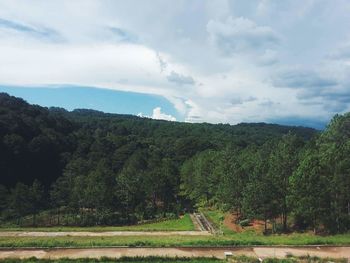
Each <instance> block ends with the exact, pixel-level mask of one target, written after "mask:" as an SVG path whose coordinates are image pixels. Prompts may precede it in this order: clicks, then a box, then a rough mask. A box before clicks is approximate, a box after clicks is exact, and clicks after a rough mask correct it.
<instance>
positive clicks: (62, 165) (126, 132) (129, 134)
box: [0, 93, 316, 186]
mask: <svg viewBox="0 0 350 263" xmlns="http://www.w3.org/2000/svg"><path fill="white" fill-rule="evenodd" d="M288 132H292V133H294V134H297V135H298V136H301V137H303V138H305V139H309V138H311V137H312V136H313V135H314V134H315V132H316V131H315V130H314V129H311V128H305V127H289V126H281V125H276V124H265V123H251V124H248V123H242V124H238V125H228V124H217V125H214V124H207V123H201V124H190V123H180V122H169V121H161V120H153V119H147V118H139V117H136V116H131V115H119V114H107V113H103V112H98V111H93V110H84V109H78V110H74V111H72V112H68V111H66V110H64V109H61V108H50V109H48V108H44V107H40V106H37V105H30V104H28V103H27V102H25V101H24V100H22V99H20V98H15V97H12V96H9V95H7V94H5V93H1V94H0V174H1V182H0V184H4V185H6V186H14V185H15V184H16V183H17V182H23V183H26V184H31V183H32V182H33V180H34V179H38V180H39V181H41V182H42V183H44V184H45V185H46V186H49V185H50V184H52V183H53V182H54V181H55V180H56V179H57V178H58V177H59V176H61V175H62V174H63V171H64V169H65V170H67V169H68V168H67V167H72V166H80V167H79V169H83V167H85V170H84V172H87V171H89V170H90V169H92V167H96V165H97V164H98V163H99V162H101V160H104V161H105V162H107V163H108V165H109V167H110V168H111V169H112V171H113V173H116V174H117V173H119V172H120V171H121V170H122V169H123V167H125V166H126V165H127V164H128V163H130V162H132V160H133V159H135V158H138V156H142V157H143V159H144V162H145V164H144V165H146V166H147V169H153V168H151V166H152V165H153V166H155V167H158V166H159V165H160V166H161V163H163V162H162V160H164V159H166V160H168V161H169V162H171V164H172V165H173V166H174V169H176V171H177V172H178V169H179V168H180V166H181V164H182V163H183V162H184V161H186V160H187V159H189V158H191V157H192V156H194V155H195V154H196V153H199V152H202V151H204V150H206V149H214V150H221V149H224V148H225V147H227V146H237V147H246V146H247V145H250V144H258V145H261V144H263V143H264V142H266V141H268V140H270V139H274V138H279V137H281V136H282V135H283V134H287V133H288ZM78 162H80V165H78V164H77V163H78ZM82 163H84V165H83V164H82ZM139 165H141V164H138V166H139ZM174 176H175V175H174ZM176 176H177V175H176Z"/></svg>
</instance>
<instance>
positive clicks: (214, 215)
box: [202, 210, 234, 235]
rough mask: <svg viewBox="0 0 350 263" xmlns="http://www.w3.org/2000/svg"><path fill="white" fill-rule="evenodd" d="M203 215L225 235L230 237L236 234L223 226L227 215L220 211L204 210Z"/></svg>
mask: <svg viewBox="0 0 350 263" xmlns="http://www.w3.org/2000/svg"><path fill="white" fill-rule="evenodd" d="M202 213H203V214H204V215H205V216H206V217H207V219H208V220H209V221H210V222H211V223H212V224H214V226H215V227H216V228H217V229H221V231H222V232H223V233H224V235H230V234H233V233H234V232H233V231H232V230H231V229H229V228H228V227H226V226H225V225H224V224H223V218H224V217H225V214H224V213H223V212H221V211H219V210H203V211H202Z"/></svg>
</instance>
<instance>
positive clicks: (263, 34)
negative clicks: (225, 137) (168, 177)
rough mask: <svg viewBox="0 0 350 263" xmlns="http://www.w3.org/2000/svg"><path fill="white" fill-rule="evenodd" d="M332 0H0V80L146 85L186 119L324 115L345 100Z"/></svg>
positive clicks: (349, 23) (341, 25) (341, 31)
mask: <svg viewBox="0 0 350 263" xmlns="http://www.w3.org/2000/svg"><path fill="white" fill-rule="evenodd" d="M337 1H338V2H337V4H336V5H335V4H332V2H331V1H329V2H324V1H321V3H318V2H317V1H312V0H310V1H307V2H305V3H304V2H296V1H293V0H286V1H269V0H263V1H260V2H259V3H260V4H254V3H248V1H226V0H218V1H215V3H213V2H212V1H211V0H207V1H205V0H204V1H186V0H179V1H176V3H173V2H171V4H170V2H169V1H164V0H155V1H152V3H148V2H147V3H146V2H140V1H133V0H130V1H127V2H126V1H94V0H77V1H68V0H67V1H65V0H60V1H58V0H57V1H56V0H53V1H42V2H35V4H34V2H32V1H30V0H29V1H10V0H4V1H0V19H2V20H0V61H1V63H0V84H12V85H43V86H45V85H52V84H73V85H85V86H86V85H87V86H95V87H100V88H108V89H116V90H124V91H134V92H144V93H148V94H157V95H161V96H164V97H165V98H167V99H168V100H169V101H170V102H171V103H172V104H173V105H174V107H175V108H176V110H177V111H178V112H179V114H180V115H181V116H182V119H184V120H186V121H191V122H197V121H206V122H214V123H218V122H229V123H237V122H241V121H265V120H269V119H279V118H284V117H286V116H289V115H292V116H305V117H308V118H309V119H312V118H314V119H319V118H325V119H327V118H329V117H330V116H331V115H332V114H333V113H334V112H333V111H332V110H329V109H327V107H326V106H327V105H331V106H332V108H333V109H335V108H338V109H340V107H336V106H337V105H340V106H341V108H342V109H349V103H347V101H344V99H341V98H342V97H343V98H348V97H347V96H346V94H348V93H349V90H348V87H349V85H348V84H349V83H350V80H349V76H350V74H349V71H350V69H349V59H348V54H349V53H348V48H347V45H343V46H342V44H341V43H344V40H346V39H347V37H348V28H350V16H349V15H348V14H349V12H350V4H349V3H348V1H347V0H337ZM330 7H332V8H330ZM82 10H83V11H82ZM150 17H157V19H156V20H155V19H149V18H150ZM1 21H2V23H1ZM335 25H336V26H335ZM111 29H112V30H111ZM113 29H114V30H113ZM45 32H46V33H45ZM50 32H51V33H52V32H54V34H51V35H50ZM43 35H44V36H45V37H43ZM325 36H327V37H325ZM282 40H283V41H282ZM345 43H347V42H345ZM332 50H334V51H333V53H332V52H331V51H332ZM329 53H331V55H328V56H327V54H329ZM290 68H296V69H298V70H297V71H298V72H296V71H294V73H293V72H292V73H291V72H290V73H289V74H287V73H286V74H284V73H283V72H287V71H288V70H285V69H290ZM223 76H225V77H223ZM327 80H332V83H336V84H337V85H329V84H332V83H330V82H329V83H328V84H327ZM326 84H327V85H328V86H327V85H326ZM325 85H326V87H325ZM282 86H283V87H289V88H281V87H282ZM296 86H300V87H303V88H302V89H296V88H295V87H296ZM310 89H312V92H308V93H305V92H306V91H309V90H310ZM321 89H322V90H323V92H322V94H321V95H317V91H319V90H321ZM305 94H306V95H308V98H307V100H308V101H309V102H310V103H306V102H305V101H306V100H305V98H306V95H305ZM301 95H304V98H301V97H300V96H301ZM158 113H159V114H158ZM157 114H158V116H161V114H164V113H162V112H161V111H160V109H159V112H158V111H156V113H155V116H157ZM165 115H166V116H168V115H167V114H165ZM171 117H172V116H171Z"/></svg>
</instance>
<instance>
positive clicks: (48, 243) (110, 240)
mask: <svg viewBox="0 0 350 263" xmlns="http://www.w3.org/2000/svg"><path fill="white" fill-rule="evenodd" d="M349 244H350V234H339V235H332V236H316V235H313V234H309V233H293V234H280V235H263V234H256V233H255V232H253V231H247V232H242V233H235V234H231V235H223V236H189V235H173V236H171V235H166V236H147V235H146V234H145V235H143V236H123V237H122V238H121V237H120V236H119V237H118V236H114V237H111V236H109V237H74V236H60V237H55V238H54V239H53V238H52V237H19V236H17V237H7V236H6V237H0V247H91V246H96V247H108V246H131V247H135V246H140V247H142V246H151V247H172V246H194V247H196V246H197V247H198V246H214V247H215V246H217V247H219V246H253V245H300V246H302V245H349Z"/></svg>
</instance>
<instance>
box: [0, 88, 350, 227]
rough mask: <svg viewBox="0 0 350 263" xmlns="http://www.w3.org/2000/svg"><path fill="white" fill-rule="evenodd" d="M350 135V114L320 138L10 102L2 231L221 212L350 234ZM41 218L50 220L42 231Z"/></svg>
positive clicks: (1, 100)
mask: <svg viewBox="0 0 350 263" xmlns="http://www.w3.org/2000/svg"><path fill="white" fill-rule="evenodd" d="M349 131H350V113H347V114H344V115H336V116H335V117H334V118H333V119H332V121H331V122H330V124H329V125H328V126H327V128H326V129H325V130H324V131H322V132H316V131H315V130H313V129H310V128H304V127H288V126H280V125H272V124H264V123H256V124H247V123H245V124H238V125H227V124H217V125H213V124H207V123H202V124H190V123H179V122H168V121H159V120H152V119H145V118H138V117H135V116H128V115H117V114H105V113H102V112H97V111H92V110H75V111H73V112H68V111H65V110H63V109H60V108H51V109H47V108H43V107H40V106H34V105H29V104H28V103H26V102H25V101H23V100H22V99H18V98H14V97H11V96H9V95H7V94H0V176H1V181H0V224H1V222H8V221H9V220H10V221H11V220H12V222H13V220H17V224H22V221H24V220H22V219H23V218H26V217H28V215H32V218H33V222H32V225H38V224H39V225H54V224H58V225H60V224H65V225H96V224H98V225H115V224H131V223H135V222H137V221H140V220H147V219H153V218H155V217H164V216H167V217H169V216H170V215H171V216H178V215H179V214H180V213H183V212H184V211H186V210H187V209H196V208H197V207H208V206H211V207H212V206H215V207H216V208H220V209H223V210H225V211H235V212H237V214H238V216H239V218H240V219H256V218H258V219H262V220H264V221H265V223H266V222H267V221H270V222H272V223H273V225H274V226H276V224H275V223H276V222H282V224H281V225H279V226H278V227H277V228H278V229H283V230H284V231H287V229H288V228H294V229H310V228H312V229H314V231H315V232H317V231H318V229H320V230H321V231H327V232H334V233H336V232H338V233H339V232H345V231H348V230H349V229H350V191H349V189H350V176H349V174H350V132H349ZM41 211H46V212H48V211H49V214H48V215H49V218H48V219H47V220H43V221H41V222H37V221H36V218H37V217H36V215H37V214H38V213H39V212H41ZM55 211H56V212H55ZM60 218H66V220H64V223H62V220H60ZM27 224H28V223H27ZM266 225H267V224H265V226H266ZM277 228H275V227H274V229H273V231H275V230H276V229H277Z"/></svg>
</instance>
